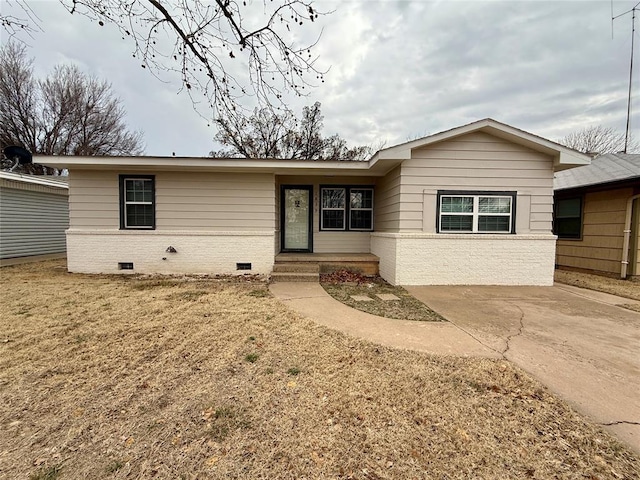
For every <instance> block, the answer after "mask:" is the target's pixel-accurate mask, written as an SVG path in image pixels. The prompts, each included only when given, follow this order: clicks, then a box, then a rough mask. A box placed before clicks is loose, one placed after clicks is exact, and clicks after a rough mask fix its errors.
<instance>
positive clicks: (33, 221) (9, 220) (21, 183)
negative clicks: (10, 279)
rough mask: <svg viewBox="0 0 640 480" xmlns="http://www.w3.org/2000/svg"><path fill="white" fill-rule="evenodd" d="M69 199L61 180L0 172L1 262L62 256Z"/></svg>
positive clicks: (61, 178) (65, 186)
mask: <svg viewBox="0 0 640 480" xmlns="http://www.w3.org/2000/svg"><path fill="white" fill-rule="evenodd" d="M68 199H69V186H68V184H67V179H66V178H64V177H42V176H34V175H20V174H17V173H11V172H0V260H2V261H5V260H8V259H16V258H21V257H34V256H42V255H52V254H64V253H65V252H66V237H65V230H66V229H67V228H69V201H68ZM3 263H6V262H3Z"/></svg>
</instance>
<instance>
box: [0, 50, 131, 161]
mask: <svg viewBox="0 0 640 480" xmlns="http://www.w3.org/2000/svg"><path fill="white" fill-rule="evenodd" d="M124 118H125V111H124V109H123V107H122V104H121V102H120V100H119V99H118V98H116V97H114V95H113V92H112V91H111V86H110V85H109V84H108V83H107V82H105V81H100V80H98V79H96V78H94V77H89V76H87V75H84V74H83V73H82V72H80V71H79V70H78V68H77V67H75V66H68V65H63V66H57V67H55V69H54V70H53V72H52V73H51V74H50V75H49V76H48V77H46V78H45V79H43V80H36V79H35V78H34V76H33V68H32V61H31V60H29V59H28V58H27V56H26V47H25V46H24V45H18V44H17V43H15V42H9V43H8V44H7V45H5V46H4V47H2V49H0V149H4V148H5V147H6V146H9V145H18V146H22V147H24V148H26V149H27V150H29V151H31V152H32V153H37V154H43V155H87V156H90V155H136V154H139V153H141V152H142V150H143V147H142V145H143V144H142V134H141V133H140V132H131V131H129V130H128V128H127V126H126V123H125V121H124ZM5 160H7V159H5ZM8 160H10V159H8ZM4 166H6V165H5V164H4V163H3V167H4ZM26 168H27V169H31V170H32V172H33V173H36V172H37V173H52V172H50V171H49V170H46V167H41V166H31V167H26Z"/></svg>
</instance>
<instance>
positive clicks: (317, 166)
mask: <svg viewBox="0 0 640 480" xmlns="http://www.w3.org/2000/svg"><path fill="white" fill-rule="evenodd" d="M34 162H35V163H40V164H43V165H50V166H52V167H57V168H82V169H100V170H103V169H112V168H126V169H131V168H155V169H161V170H182V169H185V170H202V171H206V170H211V171H244V170H251V171H264V172H275V171H278V170H300V171H305V170H337V171H341V170H359V171H362V170H367V169H368V168H369V163H368V162H338V161H333V162H325V161H301V160H269V159H266V160H256V159H244V158H241V159H218V158H197V157H145V156H140V157H74V156H35V157H34Z"/></svg>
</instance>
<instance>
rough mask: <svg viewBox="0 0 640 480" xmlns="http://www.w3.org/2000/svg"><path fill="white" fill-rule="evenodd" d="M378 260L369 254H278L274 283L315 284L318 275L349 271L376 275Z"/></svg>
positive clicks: (273, 276) (274, 268)
mask: <svg viewBox="0 0 640 480" xmlns="http://www.w3.org/2000/svg"><path fill="white" fill-rule="evenodd" d="M379 263H380V259H379V258H378V257H377V256H376V255H373V254H371V253H280V254H278V255H276V258H275V264H274V265H273V273H272V274H271V280H272V281H274V282H317V281H318V280H319V278H320V273H331V272H335V271H336V270H342V269H346V270H350V271H353V272H358V273H361V274H363V275H377V274H378V272H379V267H378V266H379Z"/></svg>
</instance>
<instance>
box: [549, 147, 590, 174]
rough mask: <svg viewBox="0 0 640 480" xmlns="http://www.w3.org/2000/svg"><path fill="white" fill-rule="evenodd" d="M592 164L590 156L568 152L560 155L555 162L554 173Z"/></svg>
mask: <svg viewBox="0 0 640 480" xmlns="http://www.w3.org/2000/svg"><path fill="white" fill-rule="evenodd" d="M589 164H591V157H590V156H589V155H583V154H581V153H578V152H573V151H566V152H561V153H560V155H558V157H557V158H556V159H554V161H553V171H554V172H559V171H561V170H567V169H568V168H573V167H580V166H582V165H589Z"/></svg>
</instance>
